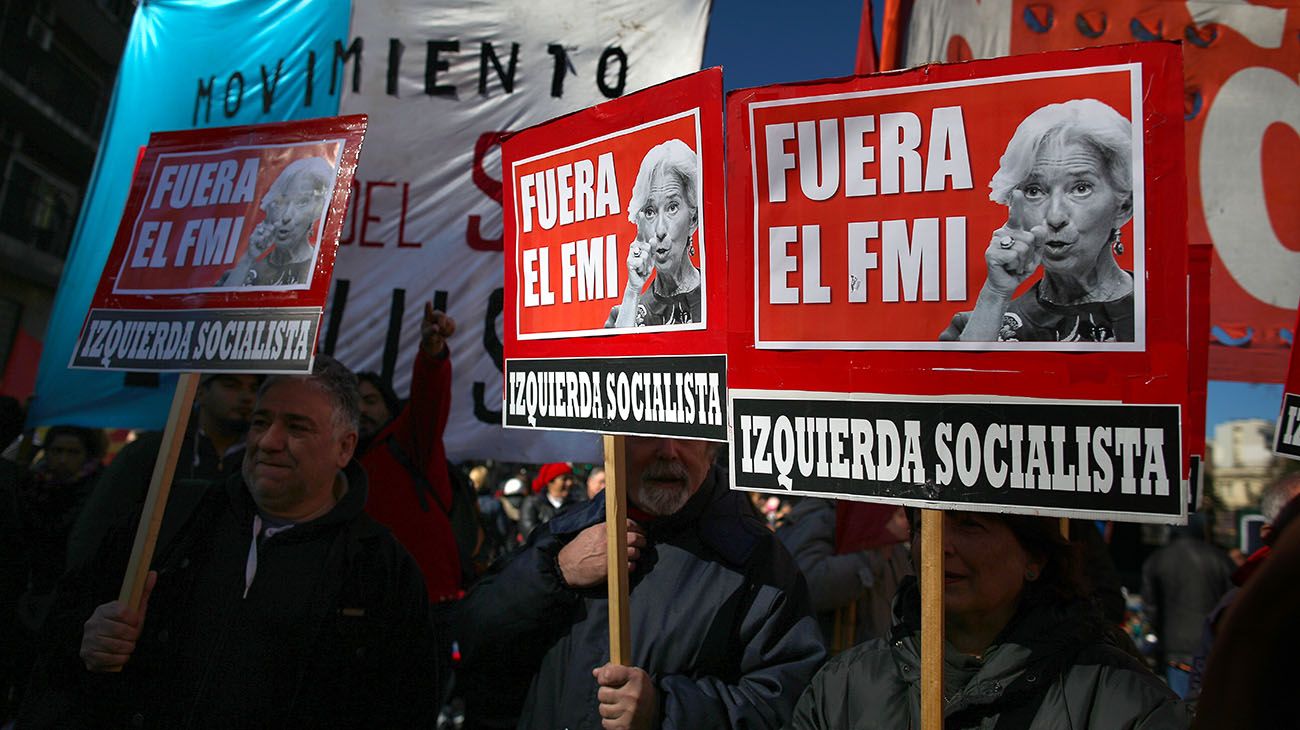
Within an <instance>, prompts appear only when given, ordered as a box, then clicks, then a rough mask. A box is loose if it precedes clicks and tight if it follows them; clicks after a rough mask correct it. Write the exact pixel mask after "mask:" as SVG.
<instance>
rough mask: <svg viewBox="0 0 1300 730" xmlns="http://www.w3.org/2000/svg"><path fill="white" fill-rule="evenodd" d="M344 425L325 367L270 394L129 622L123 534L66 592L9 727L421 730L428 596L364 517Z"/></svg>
mask: <svg viewBox="0 0 1300 730" xmlns="http://www.w3.org/2000/svg"><path fill="white" fill-rule="evenodd" d="M358 415H359V405H358V397H357V391H356V378H355V377H354V376H353V375H352V374H351V373H350V372H348V370H347V369H346V368H344V367H343V366H342V365H340V364H339V363H338V362H336V361H334V360H333V359H332V358H329V357H327V356H318V357H317V358H316V363H315V366H314V368H313V373H312V374H311V375H294V376H289V375H277V376H272V377H270V378H268V379H267V380H266V381H265V382H264V383H263V384H262V386H261V388H260V390H259V392H258V397H257V402H256V406H255V408H254V410H253V415H252V421H251V426H250V429H249V432H248V441H247V448H246V450H245V452H244V461H243V464H242V468H241V470H240V472H239V473H237V474H234V475H232V476H230V477H229V478H227V479H226V480H224V481H220V482H211V483H209V484H208V488H207V490H206V491H205V493H204V496H203V498H202V499H201V500H200V501H199V502H198V503H197V504H196V505H194V507H193V509H192V510H191V511H190V512H189V513H188V514H184V515H181V514H177V513H169V514H168V515H167V519H165V520H164V523H163V526H162V530H161V532H160V534H159V541H158V547H157V552H156V553H155V556H154V561H153V568H154V570H153V571H150V574H149V577H148V580H147V582H146V584H145V589H144V595H143V597H142V600H141V603H140V606H139V609H138V610H133V609H131V608H129V607H128V606H126V605H125V604H124V603H122V602H120V601H118V600H115V598H114V597H115V596H117V594H118V590H119V588H120V587H121V581H122V576H123V574H124V573H125V569H126V564H127V559H128V556H129V553H130V548H131V542H132V537H133V535H134V525H132V524H129V523H128V524H126V525H123V526H122V528H120V529H115V530H114V531H112V532H111V533H110V534H109V536H108V537H107V538H106V539H105V541H104V547H103V548H102V549H101V550H100V552H99V553H98V554H97V555H96V556H95V560H94V561H92V562H91V563H90V564H89V565H87V566H86V567H85V568H83V569H81V570H78V571H74V572H72V573H70V574H69V575H68V576H67V577H66V578H65V580H64V582H63V583H62V584H61V586H60V591H59V595H58V600H57V601H56V605H55V609H54V613H52V615H51V618H50V623H49V626H48V627H47V635H46V636H47V647H46V652H45V654H44V656H43V658H42V660H41V662H40V663H39V665H38V667H37V671H36V672H35V673H34V678H33V685H32V691H31V693H30V694H29V696H28V698H27V702H26V703H25V704H24V707H23V712H22V714H21V715H20V721H19V724H20V726H22V727H32V728H40V727H60V728H61V727H126V726H130V727H156V728H173V727H247V726H249V725H251V724H255V725H259V726H277V727H340V728H343V727H348V728H351V727H363V726H364V727H430V726H432V723H433V720H434V718H435V717H436V693H435V692H434V687H436V686H437V683H438V682H439V677H438V675H437V669H436V665H435V663H434V656H433V649H432V643H433V642H432V639H433V637H432V629H431V626H430V623H429V614H428V597H427V595H426V592H425V590H424V586H423V583H422V581H421V580H420V574H419V569H418V567H417V566H416V564H415V562H414V561H413V560H412V559H411V557H410V555H409V554H408V553H407V552H406V551H405V550H404V549H403V548H402V547H401V545H399V544H398V543H397V541H396V540H394V539H393V537H392V535H391V534H390V533H389V532H388V531H387V530H386V529H384V528H383V527H381V526H380V525H378V524H377V523H376V522H375V521H374V520H372V519H371V518H370V517H369V516H367V515H366V513H365V511H364V509H363V506H364V504H365V501H366V494H367V491H368V481H367V479H366V473H365V471H364V470H363V469H361V468H360V466H359V465H358V464H357V463H356V462H355V461H354V460H353V459H352V456H353V451H354V449H355V447H356V443H357V428H358ZM171 519H175V520H176V522H173V523H169V522H168V520H171Z"/></svg>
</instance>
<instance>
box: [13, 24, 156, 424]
mask: <svg viewBox="0 0 1300 730" xmlns="http://www.w3.org/2000/svg"><path fill="white" fill-rule="evenodd" d="M0 8H2V9H0V394H2V395H11V396H14V397H16V398H19V399H20V400H22V399H25V398H26V397H27V396H29V395H31V394H32V391H33V389H34V387H35V382H36V368H37V365H38V363H39V360H40V353H41V342H42V341H43V340H44V338H45V329H46V325H47V323H48V321H49V315H50V310H51V308H52V307H53V305H54V292H55V290H56V289H57V288H58V284H59V277H60V276H61V275H62V273H63V265H64V262H65V261H66V260H67V255H68V246H69V244H70V243H71V241H72V234H73V229H74V228H75V226H76V221H77V214H78V212H79V210H80V208H81V204H82V201H83V199H84V198H85V193H86V186H87V184H88V182H89V180H90V175H91V171H92V169H93V168H94V164H95V155H96V152H97V151H98V148H99V138H100V133H101V132H102V131H103V125H104V120H105V118H106V117H107V114H108V106H109V100H110V97H111V95H112V91H113V81H114V78H115V77H116V74H117V67H118V63H119V62H120V60H121V56H122V49H123V46H124V44H125V42H126V35H127V31H128V29H129V28H130V24H131V17H132V15H133V14H134V12H135V3H134V2H132V0H0Z"/></svg>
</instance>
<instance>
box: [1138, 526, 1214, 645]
mask: <svg viewBox="0 0 1300 730" xmlns="http://www.w3.org/2000/svg"><path fill="white" fill-rule="evenodd" d="M1236 567H1237V566H1236V565H1234V564H1233V562H1232V559H1231V558H1229V557H1228V555H1227V553H1225V552H1223V550H1221V549H1219V548H1218V547H1216V546H1214V545H1211V544H1209V543H1207V542H1205V541H1204V540H1202V539H1200V538H1199V537H1198V536H1196V535H1194V534H1191V532H1190V531H1189V530H1187V529H1186V528H1183V529H1180V530H1176V531H1175V532H1174V537H1173V539H1172V540H1171V541H1170V542H1169V544H1168V545H1166V546H1164V547H1162V548H1160V549H1159V550H1157V551H1155V552H1154V553H1152V554H1151V557H1149V558H1147V561H1146V563H1145V564H1143V566H1142V600H1143V602H1144V603H1145V604H1146V606H1147V616H1148V617H1149V618H1150V620H1151V625H1152V627H1153V628H1154V629H1155V632H1156V636H1157V637H1159V639H1160V652H1161V655H1162V658H1163V659H1165V660H1166V661H1170V662H1180V663H1189V664H1190V663H1191V661H1192V658H1193V657H1194V656H1195V655H1196V651H1197V649H1198V648H1199V647H1200V643H1201V628H1202V626H1203V624H1204V623H1205V617H1206V616H1208V615H1209V613H1210V611H1212V610H1214V606H1215V604H1217V603H1218V602H1219V599H1220V598H1222V597H1223V594H1225V593H1227V592H1228V589H1230V588H1232V571H1233V570H1234V569H1235V568H1236Z"/></svg>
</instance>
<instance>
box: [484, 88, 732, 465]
mask: <svg viewBox="0 0 1300 730" xmlns="http://www.w3.org/2000/svg"><path fill="white" fill-rule="evenodd" d="M502 168H503V171H504V172H503V179H504V185H503V193H504V205H505V208H506V211H507V214H506V216H505V221H506V224H505V240H506V251H505V259H506V274H505V313H506V317H505V338H504V349H505V359H506V368H505V369H506V389H505V399H506V406H507V407H506V409H505V423H506V425H507V426H522V427H538V428H557V429H572V430H591V431H605V432H622V433H656V434H663V435H677V436H695V437H701V438H714V439H718V440H722V439H725V423H726V422H725V416H724V415H723V410H722V409H723V407H724V405H725V358H724V357H723V353H724V352H725V327H726V318H725V275H726V245H725V240H726V239H725V229H724V226H725V221H724V215H723V210H724V202H723V201H724V196H725V190H724V187H723V150H722V74H721V71H720V70H719V69H711V70H707V71H701V72H700V73H697V74H693V75H691V76H687V77H683V78H681V79H677V80H675V81H671V82H668V83H665V84H661V85H659V86H656V87H652V88H650V89H647V90H645V91H642V92H638V93H636V94H632V95H629V96H627V97H623V98H620V99H616V100H613V101H610V102H608V103H605V104H600V105H597V106H595V107H592V108H590V109H586V110H583V111H581V112H578V113H576V114H572V115H569V116H567V117H562V118H560V119H556V120H553V121H551V122H547V123H545V124H542V125H539V126H537V127H533V128H530V129H527V130H524V131H522V132H519V133H517V134H514V135H511V136H510V137H509V138H507V139H506V140H505V141H504V142H503V143H502ZM679 356H684V357H679Z"/></svg>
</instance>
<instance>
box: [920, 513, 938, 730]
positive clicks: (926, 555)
mask: <svg viewBox="0 0 1300 730" xmlns="http://www.w3.org/2000/svg"><path fill="white" fill-rule="evenodd" d="M921 730H943V512H942V511H941V510H937V509H925V510H921Z"/></svg>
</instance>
